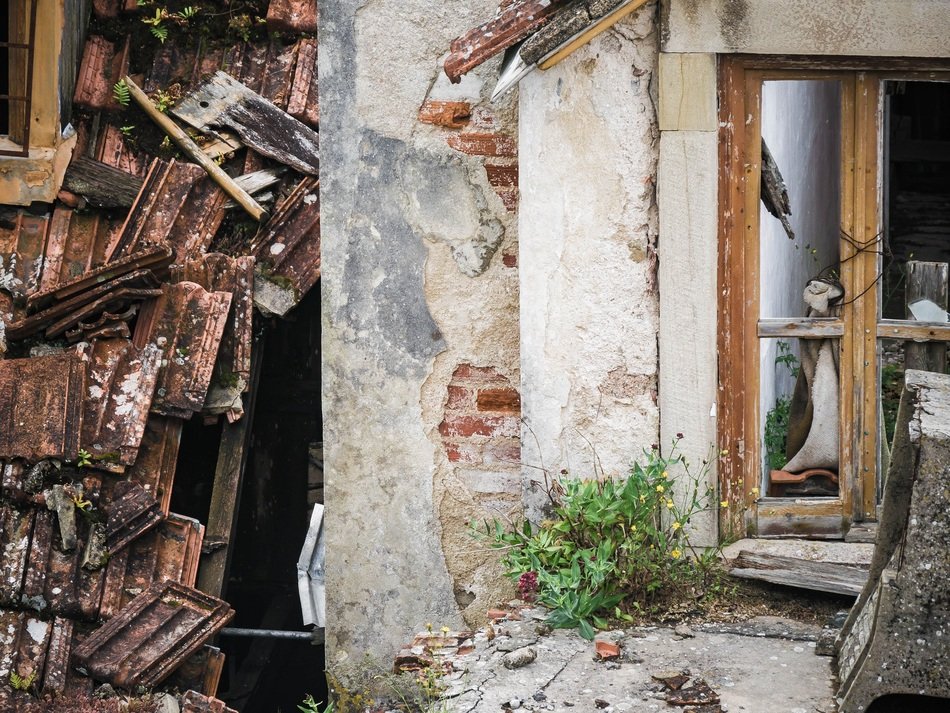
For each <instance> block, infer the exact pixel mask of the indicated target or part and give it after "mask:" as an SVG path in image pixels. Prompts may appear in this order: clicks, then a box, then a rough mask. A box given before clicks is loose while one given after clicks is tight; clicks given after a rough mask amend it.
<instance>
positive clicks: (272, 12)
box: [267, 0, 317, 32]
mask: <svg viewBox="0 0 950 713" xmlns="http://www.w3.org/2000/svg"><path fill="white" fill-rule="evenodd" d="M267 29H268V30H270V31H271V32H316V31H317V3H316V0H270V4H269V5H268V6H267Z"/></svg>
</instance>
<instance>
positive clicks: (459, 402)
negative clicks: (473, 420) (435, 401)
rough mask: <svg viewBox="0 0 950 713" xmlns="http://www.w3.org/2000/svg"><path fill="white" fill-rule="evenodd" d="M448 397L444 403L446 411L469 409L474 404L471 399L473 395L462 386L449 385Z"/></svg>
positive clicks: (473, 400)
mask: <svg viewBox="0 0 950 713" xmlns="http://www.w3.org/2000/svg"><path fill="white" fill-rule="evenodd" d="M448 395H449V398H448V400H447V401H446V402H445V408H446V409H462V408H471V407H472V406H473V405H474V403H475V399H474V398H473V397H474V395H475V394H474V393H473V392H472V390H471V389H467V388H465V387H464V386H458V385H457V384H449V388H448Z"/></svg>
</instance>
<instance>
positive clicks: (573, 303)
mask: <svg viewBox="0 0 950 713" xmlns="http://www.w3.org/2000/svg"><path fill="white" fill-rule="evenodd" d="M654 11H655V6H647V7H646V8H644V10H643V11H640V12H637V13H634V14H633V15H632V16H631V17H629V18H627V19H626V20H624V21H623V22H621V23H620V24H618V25H617V26H616V27H615V28H614V29H613V30H611V31H609V32H607V33H605V34H603V35H601V36H600V37H598V38H597V39H596V40H594V41H593V42H592V43H591V44H590V45H588V46H586V47H584V48H582V49H580V50H578V51H577V52H575V53H574V54H573V55H571V56H570V57H569V58H567V59H566V60H565V61H563V62H561V63H560V64H559V65H557V66H556V67H554V68H552V69H550V70H548V71H546V72H536V73H534V74H532V75H529V76H528V77H526V78H525V79H524V80H523V81H522V83H521V106H520V109H521V119H520V141H519V143H520V155H521V189H522V199H521V213H520V216H519V236H520V237H519V240H520V245H521V285H520V289H521V325H522V327H521V343H522V347H521V349H522V353H521V367H522V374H523V377H522V384H523V393H522V403H523V404H524V417H525V421H526V426H525V430H524V432H523V434H522V440H523V443H524V447H523V448H524V450H523V453H524V458H525V460H526V464H527V465H526V467H525V469H524V479H525V483H526V484H527V485H528V487H529V491H528V492H527V493H526V499H527V501H528V503H529V506H532V507H533V508H534V509H533V510H532V515H533V516H534V517H538V516H539V515H540V512H539V510H540V506H541V503H542V502H543V493H541V492H540V491H539V489H538V488H536V487H534V488H532V487H531V483H532V481H537V480H539V479H540V477H541V476H540V472H539V471H538V470H537V468H535V467H533V466H540V465H542V464H543V465H544V466H545V467H546V468H547V469H548V471H549V472H551V473H557V472H559V471H560V470H561V469H562V468H564V469H567V470H569V471H570V472H571V473H572V474H573V475H576V476H578V477H580V476H590V475H593V473H594V472H595V471H594V460H595V457H596V459H597V461H598V463H599V465H600V466H602V467H603V470H604V472H606V473H607V474H610V475H620V474H623V473H625V472H626V471H627V469H628V468H629V466H630V463H631V462H632V461H633V460H634V459H635V458H636V457H637V456H638V455H639V453H640V449H641V448H643V447H649V446H650V444H652V443H655V442H656V441H657V436H658V430H659V412H658V408H657V406H656V383H657V343H656V335H657V330H658V325H659V315H658V304H657V293H656V289H655V284H656V283H655V261H654V258H653V256H654V254H655V245H656V238H657V211H656V203H655V191H654V183H653V177H654V174H655V170H656V162H657V153H658V141H657V138H658V131H657V125H656V101H655V96H654V92H653V87H652V82H653V76H654V74H655V69H656V62H657V47H656V45H657V35H656V33H655V29H654V25H653V21H654ZM536 444H537V446H536Z"/></svg>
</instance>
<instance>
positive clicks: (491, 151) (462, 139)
mask: <svg viewBox="0 0 950 713" xmlns="http://www.w3.org/2000/svg"><path fill="white" fill-rule="evenodd" d="M447 141H448V144H449V146H451V147H452V148H453V149H455V150H456V151H461V152H462V153H465V154H469V155H470V156H506V157H510V158H514V157H515V156H517V155H518V145H517V143H516V142H515V140H514V139H513V138H512V137H510V136H506V135H504V134H498V133H488V132H478V131H472V132H469V133H464V134H454V135H452V136H450V137H448V139H447Z"/></svg>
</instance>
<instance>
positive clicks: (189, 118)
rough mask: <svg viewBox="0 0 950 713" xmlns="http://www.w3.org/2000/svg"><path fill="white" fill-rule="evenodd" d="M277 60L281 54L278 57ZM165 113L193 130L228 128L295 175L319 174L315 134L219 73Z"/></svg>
mask: <svg viewBox="0 0 950 713" xmlns="http://www.w3.org/2000/svg"><path fill="white" fill-rule="evenodd" d="M283 56H284V54H283V53H282V54H281V55H280V57H283ZM289 66H292V65H289ZM285 74H286V72H285ZM265 80H266V81H264V82H263V86H265V87H267V86H270V88H271V92H272V93H273V92H274V91H275V87H276V86H277V85H275V84H274V82H272V81H270V79H269V78H268V77H265ZM281 86H283V85H281ZM287 87H288V89H289V80H288V81H287ZM284 98H285V100H286V94H285V95H284ZM171 112H172V113H173V114H174V115H175V116H177V117H178V118H179V119H181V120H182V121H185V122H186V123H188V124H190V125H191V126H193V127H194V128H196V129H198V130H199V131H204V132H210V133H214V132H213V130H212V127H225V128H229V129H232V130H234V131H235V132H237V134H238V135H239V136H240V137H241V141H243V142H244V144H246V145H247V146H249V147H250V148H252V149H254V150H255V151H257V152H258V153H260V154H263V155H264V156H268V157H270V158H273V159H275V160H277V161H280V162H281V163H285V164H287V165H288V166H290V167H292V168H294V169H296V170H297V171H300V172H301V173H306V174H311V175H316V174H317V173H319V170H320V149H319V144H320V139H319V136H318V135H317V133H316V132H315V131H314V130H313V129H311V128H309V127H308V126H305V125H304V124H302V123H300V122H299V121H297V120H296V119H294V118H293V117H292V116H290V115H289V114H287V113H286V112H284V111H282V110H281V109H280V108H279V107H277V106H275V105H274V103H273V102H271V101H269V100H268V99H267V98H266V97H264V96H261V95H260V94H258V93H256V92H254V91H252V90H251V89H249V88H248V87H246V86H245V85H244V84H242V83H241V82H239V81H238V80H237V79H235V78H234V77H232V76H231V75H229V74H227V73H225V72H221V71H218V72H216V73H215V74H214V75H212V76H211V77H210V78H208V79H207V80H206V81H205V82H203V83H202V84H201V85H200V86H198V87H197V88H196V89H195V90H193V91H192V92H190V93H189V94H187V95H186V96H185V97H184V98H182V100H181V101H180V102H179V103H178V104H177V105H175V107H174V108H173V109H172V110H171Z"/></svg>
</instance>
